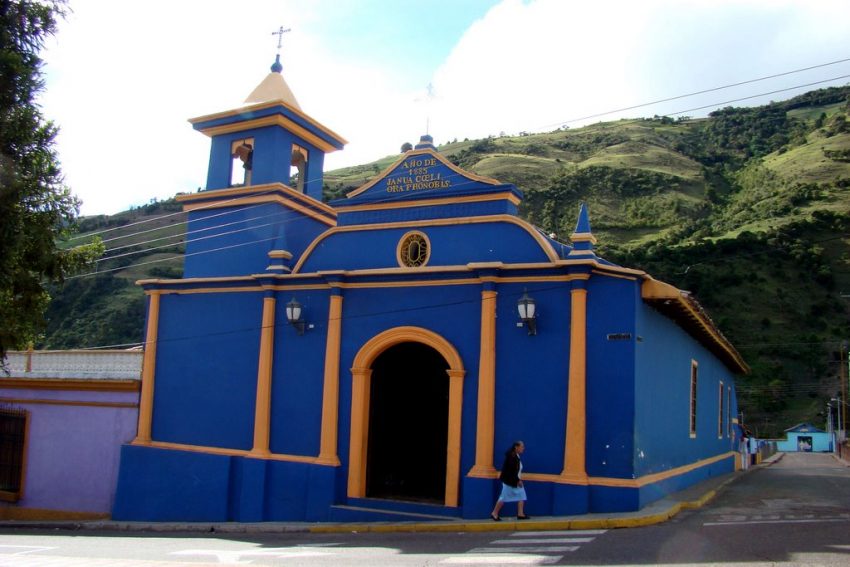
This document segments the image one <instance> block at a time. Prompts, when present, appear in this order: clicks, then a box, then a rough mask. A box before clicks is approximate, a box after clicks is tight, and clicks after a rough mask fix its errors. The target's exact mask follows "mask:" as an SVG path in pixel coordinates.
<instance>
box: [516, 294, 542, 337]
mask: <svg viewBox="0 0 850 567" xmlns="http://www.w3.org/2000/svg"><path fill="white" fill-rule="evenodd" d="M516 308H517V311H519V318H520V319H521V320H522V323H521V324H520V326H521V325H525V326H526V327H528V334H529V335H536V334H537V309H536V306H535V303H534V298H532V297H531V296H529V295H528V290H527V289H525V290H523V292H522V297H520V298H519V300H518V301H517V303H516Z"/></svg>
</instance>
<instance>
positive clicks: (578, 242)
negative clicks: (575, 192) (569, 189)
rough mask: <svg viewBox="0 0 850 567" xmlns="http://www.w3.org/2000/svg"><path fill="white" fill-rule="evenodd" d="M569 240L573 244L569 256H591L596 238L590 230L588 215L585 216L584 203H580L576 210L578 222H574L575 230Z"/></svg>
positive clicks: (585, 206)
mask: <svg viewBox="0 0 850 567" xmlns="http://www.w3.org/2000/svg"><path fill="white" fill-rule="evenodd" d="M570 240H572V242H573V250H572V252H570V256H575V255H578V254H593V245H594V244H596V237H595V236H593V232H591V230H590V215H588V214H587V204H586V203H582V204H581V207H580V208H579V210H578V222H576V229H575V231H574V232H573V234H572V236H570Z"/></svg>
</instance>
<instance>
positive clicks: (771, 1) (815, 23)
mask: <svg viewBox="0 0 850 567" xmlns="http://www.w3.org/2000/svg"><path fill="white" fill-rule="evenodd" d="M69 6H70V9H71V11H70V13H69V14H68V16H67V17H66V19H65V20H64V21H63V22H61V23H60V25H59V29H58V32H57V34H56V35H55V37H53V38H50V39H48V41H47V44H46V47H45V49H44V51H43V52H42V57H43V59H44V60H45V66H44V69H43V70H44V74H45V91H44V93H42V95H41V97H40V99H39V103H40V104H41V106H42V109H43V112H44V115H45V116H46V117H47V118H48V119H50V120H53V121H54V122H55V123H56V124H57V125H58V126H59V128H60V133H59V136H58V138H57V152H58V155H59V160H60V162H61V165H62V170H63V172H64V175H65V182H66V184H67V185H68V186H69V187H71V189H72V191H73V192H74V194H75V195H77V196H78V197H79V198H80V199H81V200H82V202H83V205H82V208H81V213H82V214H83V215H95V214H114V213H117V212H119V211H122V210H126V209H128V208H129V207H130V206H131V205H136V206H137V205H143V204H146V203H148V202H150V201H151V199H167V198H169V197H172V196H173V195H175V194H176V193H178V192H181V191H195V190H196V189H197V188H199V187H201V188H203V187H204V186H205V183H206V171H207V164H208V160H209V138H207V137H206V136H204V135H203V134H201V133H199V132H196V131H194V130H193V129H192V127H191V125H190V124H189V123H188V122H187V120H188V119H189V118H193V117H198V116H203V115H205V114H210V113H213V112H219V111H225V110H231V109H235V108H238V107H239V106H241V105H242V103H243V101H244V99H245V98H246V97H247V96H248V94H250V92H251V91H252V90H253V89H254V87H255V86H257V85H258V84H259V83H260V82H261V81H262V80H263V79H264V78H265V76H266V75H267V74H268V73H269V67H270V65H271V64H272V63H273V62H274V57H275V54H276V53H277V36H274V35H272V32H273V31H275V30H277V29H278V28H279V27H280V26H283V27H284V28H289V29H290V30H291V31H289V32H288V33H286V34H284V36H283V42H282V43H283V45H282V48H281V62H282V64H283V75H284V78H285V79H286V81H287V83H288V84H289V86H290V88H291V89H292V91H293V92H294V94H295V96H296V98H297V99H298V102H299V104H300V106H301V108H302V110H303V111H304V112H305V113H307V114H308V115H310V116H311V117H312V118H314V119H315V120H317V121H318V122H320V123H321V124H323V125H325V126H326V127H328V128H330V129H331V130H333V131H335V132H336V133H338V134H339V135H341V136H342V137H343V138H345V139H347V140H348V141H349V144H348V145H347V146H346V148H345V149H344V150H343V151H339V152H334V153H332V154H330V155H328V156H327V157H326V161H325V168H326V170H329V169H335V168H339V167H344V166H348V165H355V164H361V163H367V162H371V161H374V160H376V159H379V158H382V157H385V156H387V155H390V154H396V153H398V152H399V148H400V147H401V145H402V144H403V143H404V142H411V143H415V142H416V141H417V140H418V139H419V136H420V135H421V134H423V133H425V131H426V128H427V129H428V131H429V132H430V134H431V135H432V136H434V140H435V142H436V143H437V144H441V143H445V142H449V141H451V140H453V139H459V140H462V139H464V138H469V139H475V138H482V137H487V136H489V135H494V136H498V135H501V134H502V133H505V134H508V135H515V134H518V133H520V132H545V131H552V130H555V129H557V128H559V127H562V126H569V127H571V128H576V127H580V126H582V125H585V124H588V123H592V122H596V121H600V120H602V121H608V120H616V119H619V118H634V117H641V116H653V115H656V114H657V115H672V116H676V115H678V114H680V113H681V111H688V112H685V113H684V114H686V115H689V116H705V115H706V114H707V113H708V112H710V111H711V110H714V109H716V108H719V107H723V106H729V105H733V106H751V105H756V104H765V103H767V102H769V101H770V100H783V99H786V98H790V97H791V96H794V95H796V94H800V93H802V92H806V91H808V90H812V89H815V88H822V87H826V86H834V85H845V84H848V83H850V78H848V76H850V61H844V62H841V63H837V64H833V65H826V66H822V65H824V64H826V63H832V62H835V61H840V60H843V59H848V58H850V18H848V17H847V15H848V5H847V0H737V1H732V0H640V1H638V0H631V1H629V0H592V1H591V0H584V1H573V0H429V1H425V2H423V1H417V2H414V1H411V0H297V1H296V0H242V1H241V2H234V1H232V0H228V1H223V0H146V1H145V2H130V1H129V0H69ZM819 65H821V67H818V68H816V69H810V70H808V71H804V72H798V73H790V74H787V75H784V76H782V77H776V78H773V79H770V80H764V81H756V82H750V83H748V84H745V85H740V86H738V87H735V88H728V89H720V90H715V91H712V92H709V93H705V94H702V95H699V96H689V97H683V98H678V99H676V100H671V101H667V102H663V103H658V104H654V105H646V106H641V107H639V108H631V109H629V110H625V111H620V112H612V111H616V110H617V109H624V108H628V107H633V106H636V105H641V104H643V103H647V102H651V101H657V100H661V99H668V98H672V97H677V96H680V95H685V94H689V93H694V92H697V91H703V90H707V89H713V88H716V87H721V86H724V85H730V84H734V83H740V82H744V81H751V80H753V79H759V78H762V77H766V76H770V75H776V74H780V73H786V72H788V71H795V70H798V69H803V68H807V67H813V66H819ZM820 81H825V82H822V83H820V84H817V85H810V86H802V85H807V84H810V83H815V82H820ZM428 85H431V87H432V88H431V91H430V92H431V95H430V96H429V89H428ZM792 87H795V88H792ZM784 89H791V90H787V91H784V92H774V91H781V90H784ZM771 92H773V94H770V95H765V96H759V97H754V98H751V99H748V100H743V101H740V102H728V101H732V100H735V99H739V98H743V97H752V96H753V95H759V94H762V93H771ZM703 106H707V107H708V108H704V109H703V108H700V107H703ZM692 109H698V110H692ZM587 117H590V118H587Z"/></svg>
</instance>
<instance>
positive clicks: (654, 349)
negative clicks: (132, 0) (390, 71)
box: [113, 60, 748, 522]
mask: <svg viewBox="0 0 850 567" xmlns="http://www.w3.org/2000/svg"><path fill="white" fill-rule="evenodd" d="M190 122H191V124H192V125H193V127H194V128H195V129H196V130H198V131H200V132H201V133H203V134H205V135H207V136H209V137H210V139H211V150H210V160H209V170H208V178H207V185H206V188H205V189H204V190H201V191H198V192H197V193H193V194H184V195H180V196H178V200H179V201H180V202H181V203H182V205H183V207H184V210H185V211H187V213H188V227H187V237H186V252H185V269H184V277H183V278H182V279H168V280H166V279H155V280H144V281H141V282H139V284H140V285H141V286H142V287H143V288H144V292H145V294H146V298H147V320H146V346H145V352H144V367H143V381H142V392H141V401H140V409H139V414H140V415H139V424H138V433H137V436H136V438H135V440H134V441H133V442H132V443H130V444H128V445H126V446H124V447H123V448H122V453H121V465H120V472H119V480H118V488H117V494H116V498H115V504H114V509H113V518H115V519H121V520H154V521H156V520H161V521H167V520H171V521H174V520H183V521H237V522H239V521H241V522H257V521H286V520H297V521H311V522H313V521H315V522H322V521H344V520H382V519H387V518H390V517H401V518H404V517H414V516H410V515H411V514H417V516H415V517H417V518H421V517H422V514H428V515H429V516H431V517H454V518H457V517H462V518H487V517H488V515H489V512H490V510H491V508H492V506H493V502H494V499H495V497H496V495H497V494H498V490H499V488H500V484H499V481H498V470H497V468H498V467H499V466H500V465H501V462H502V454H503V452H504V451H505V450H507V449H508V448H509V447H510V446H511V444H512V442H513V441H515V440H518V439H521V440H523V441H524V442H525V445H526V447H527V450H526V452H525V454H524V455H523V467H524V468H523V479H524V481H525V486H526V490H527V492H528V495H529V501H528V504H527V507H526V511H527V512H528V513H529V514H531V515H566V514H583V513H592V512H609V511H629V510H638V509H640V508H641V507H643V506H645V505H646V504H648V503H650V502H652V501H654V500H657V499H659V498H661V497H663V496H664V495H665V494H667V493H669V492H671V491H675V490H679V489H681V488H683V487H686V486H688V485H691V484H693V483H695V482H698V481H700V480H703V479H706V478H708V477H711V476H714V475H720V474H725V473H727V472H730V471H733V470H735V469H736V468H737V461H736V455H737V452H736V449H737V437H738V433H737V430H738V425H737V419H735V417H734V416H736V415H737V402H736V398H735V383H734V380H735V375H736V374H741V373H746V372H747V371H748V368H747V366H746V364H745V362H744V361H743V359H742V358H741V356H740V355H739V354H738V352H737V351H736V350H735V349H734V347H733V346H732V345H731V344H730V343H729V341H728V340H727V339H726V338H725V337H724V336H723V335H722V334H721V332H720V331H719V330H718V329H717V327H716V326H715V325H714V324H713V323H712V321H711V319H710V318H709V317H708V316H707V315H706V313H705V312H704V311H703V310H702V309H701V307H700V306H699V304H698V303H697V302H696V301H695V300H694V298H693V297H692V296H690V295H689V294H688V293H687V292H684V291H681V290H679V289H676V288H675V287H673V286H671V285H668V284H666V283H663V282H661V281H658V280H655V279H653V278H652V277H651V276H650V275H648V274H646V273H645V272H642V271H640V270H634V269H629V268H625V267H621V266H617V265H615V264H613V263H611V262H608V261H606V260H604V259H603V258H601V257H599V256H597V254H596V253H595V252H594V245H595V244H596V238H595V237H594V235H593V232H592V230H591V224H590V221H589V215H588V211H587V209H586V208H585V207H582V208H581V209H580V210H579V211H578V212H577V219H576V220H577V222H576V228H575V232H574V233H573V234H572V236H571V238H570V244H564V243H561V242H558V241H556V240H555V239H553V238H551V237H550V236H548V235H546V234H545V233H543V232H541V231H540V230H539V229H537V228H535V227H534V226H532V225H531V224H529V223H527V222H525V221H524V220H523V219H522V218H520V217H519V216H518V214H517V210H518V206H519V204H520V203H521V200H522V192H521V191H520V190H519V189H517V188H516V187H515V186H514V185H511V184H505V183H500V182H499V181H497V180H495V179H489V178H486V177H481V176H479V175H475V174H473V173H470V172H468V171H464V170H462V169H459V168H458V167H456V166H455V165H454V164H452V163H451V161H449V160H448V159H447V158H446V157H445V156H443V155H441V154H440V153H439V152H438V151H437V149H436V148H435V146H434V144H433V140H432V138H431V137H429V136H423V137H422V138H421V141H420V142H419V143H418V144H417V145H416V146H415V148H414V149H412V150H410V151H408V152H406V153H404V154H402V155H400V156H399V158H398V159H397V161H396V162H395V163H394V164H392V165H391V166H390V167H389V168H387V169H386V170H385V171H383V172H382V173H380V174H379V175H378V176H376V177H375V178H374V179H372V180H371V181H369V182H368V183H366V184H365V185H363V186H361V187H359V188H357V189H355V190H353V191H351V192H350V193H348V194H347V195H346V196H345V198H342V199H339V200H336V201H332V202H330V203H325V202H323V200H322V186H323V181H322V170H323V160H324V156H325V154H327V153H330V152H333V151H337V150H341V149H342V148H343V146H344V145H345V144H346V141H345V140H344V139H343V138H342V137H341V136H339V135H338V134H336V133H335V132H334V131H332V130H331V129H329V128H327V127H326V126H324V125H322V124H321V123H319V122H318V121H316V120H315V119H313V118H312V117H310V116H309V115H307V114H306V113H305V112H304V111H303V110H302V109H301V107H300V105H299V104H298V102H297V101H296V99H295V97H294V95H293V94H292V91H291V90H290V89H289V87H288V86H287V84H286V82H285V81H284V78H283V76H282V74H281V66H280V63H279V60H278V61H277V62H275V64H274V65H273V66H272V70H271V73H269V74H268V76H267V77H266V78H265V79H264V80H263V81H262V83H261V84H260V85H259V86H258V87H257V88H256V89H255V90H254V92H252V93H251V95H250V96H249V97H248V99H247V101H246V103H245V105H243V106H241V107H239V108H236V109H233V110H229V111H225V112H221V113H218V114H212V115H208V116H202V117H199V118H195V119H192V120H191V121H190Z"/></svg>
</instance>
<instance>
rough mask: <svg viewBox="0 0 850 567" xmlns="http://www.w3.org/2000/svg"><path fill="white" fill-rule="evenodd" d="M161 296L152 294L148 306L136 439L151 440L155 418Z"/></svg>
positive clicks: (155, 293)
mask: <svg viewBox="0 0 850 567" xmlns="http://www.w3.org/2000/svg"><path fill="white" fill-rule="evenodd" d="M159 298H160V295H159V293H158V292H156V291H153V292H151V294H150V305H149V306H148V328H147V334H146V335H145V336H146V339H147V340H146V342H145V357H144V359H143V361H142V395H141V397H140V399H139V428H138V433H137V434H136V441H139V442H150V440H151V421H152V419H153V389H154V376H155V374H156V372H155V368H156V339H157V332H158V330H159Z"/></svg>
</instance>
